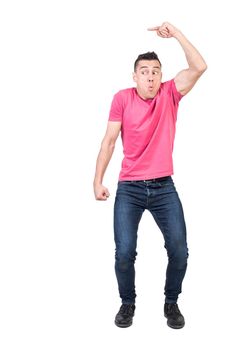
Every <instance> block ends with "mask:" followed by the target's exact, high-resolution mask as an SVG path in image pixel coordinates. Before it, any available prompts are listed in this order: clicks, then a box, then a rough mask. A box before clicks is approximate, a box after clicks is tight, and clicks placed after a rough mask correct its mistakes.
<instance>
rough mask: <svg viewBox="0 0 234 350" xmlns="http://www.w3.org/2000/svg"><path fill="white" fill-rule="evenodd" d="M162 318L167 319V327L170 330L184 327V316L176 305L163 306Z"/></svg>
mask: <svg viewBox="0 0 234 350" xmlns="http://www.w3.org/2000/svg"><path fill="white" fill-rule="evenodd" d="M164 316H165V317H166V318H167V325H168V326H169V327H171V328H175V329H179V328H182V327H184V325H185V321H184V316H183V315H182V314H181V312H180V310H179V308H178V305H177V304H168V303H165V305H164Z"/></svg>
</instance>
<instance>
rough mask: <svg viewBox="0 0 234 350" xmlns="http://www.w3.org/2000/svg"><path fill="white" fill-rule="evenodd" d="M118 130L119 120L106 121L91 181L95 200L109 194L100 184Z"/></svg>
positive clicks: (102, 198) (112, 150)
mask: <svg viewBox="0 0 234 350" xmlns="http://www.w3.org/2000/svg"><path fill="white" fill-rule="evenodd" d="M120 130H121V122H114V121H109V122H108V124H107V130H106V134H105V136H104V138H103V140H102V143H101V148H100V151H99V154H98V157H97V162H96V172H95V177H94V181H93V188H94V195H95V198H96V199H97V200H107V198H108V197H109V195H110V194H109V191H108V189H107V188H106V187H104V186H103V185H102V181H103V177H104V174H105V171H106V168H107V166H108V164H109V162H110V159H111V157H112V154H113V152H114V148H115V142H116V140H117V138H118V136H119V133H120Z"/></svg>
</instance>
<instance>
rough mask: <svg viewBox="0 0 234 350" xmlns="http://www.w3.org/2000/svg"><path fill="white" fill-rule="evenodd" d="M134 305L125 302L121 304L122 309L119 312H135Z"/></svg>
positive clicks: (123, 313) (124, 313)
mask: <svg viewBox="0 0 234 350" xmlns="http://www.w3.org/2000/svg"><path fill="white" fill-rule="evenodd" d="M132 307H133V306H132V305H131V304H129V305H128V304H123V305H121V307H120V310H119V312H120V313H121V314H122V315H128V314H129V313H130V312H131V313H132V312H133V308H132Z"/></svg>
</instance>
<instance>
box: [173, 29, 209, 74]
mask: <svg viewBox="0 0 234 350" xmlns="http://www.w3.org/2000/svg"><path fill="white" fill-rule="evenodd" d="M173 36H174V38H175V39H177V40H178V42H179V43H180V45H181V47H182V49H183V50H184V53H185V56H186V59H187V62H188V65H189V68H190V69H193V70H195V71H197V72H201V73H202V72H204V71H205V70H206V68H207V65H206V62H205V60H204V59H203V57H202V56H201V54H200V53H199V52H198V50H197V49H196V48H195V47H194V46H193V45H192V44H191V43H190V41H189V40H188V39H187V38H186V37H185V36H184V34H183V33H182V32H181V31H179V30H177V31H176V33H175V34H174V35H173Z"/></svg>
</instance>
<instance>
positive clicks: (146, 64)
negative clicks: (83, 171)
mask: <svg viewBox="0 0 234 350" xmlns="http://www.w3.org/2000/svg"><path fill="white" fill-rule="evenodd" d="M149 30H152V31H155V32H156V34H157V35H158V36H160V37H161V38H175V39H176V40H177V41H178V42H179V44H180V45H181V46H182V49H183V50H184V53H185V56H186V59H187V62H188V68H186V69H184V70H182V71H181V72H179V73H178V74H177V75H176V77H175V78H174V79H172V80H170V81H167V82H164V83H162V82H161V80H162V72H161V63H160V61H159V58H158V56H157V55H156V54H155V53H154V52H148V53H146V54H142V55H139V56H138V58H137V60H136V62H135V66H134V73H133V80H134V81H135V83H136V88H129V89H125V90H120V91H119V92H118V93H117V94H115V96H114V98H113V101H112V105H111V110H110V115H109V121H108V126H107V131H106V134H105V137H104V139H103V141H102V144H101V149H100V152H99V155H98V158H97V164H96V173H95V178H94V193H95V198H96V199H97V200H106V199H107V198H108V197H109V191H108V189H107V188H106V187H105V186H103V184H102V181H103V177H104V173H105V170H106V168H107V165H108V163H109V161H110V159H111V156H112V154H113V151H114V147H115V142H116V139H117V137H118V135H119V133H120V130H121V136H122V141H123V148H124V159H123V162H122V169H121V172H120V175H119V181H118V188H117V192H116V198H115V206H114V236H115V244H116V255H115V272H116V277H117V281H118V287H119V293H120V298H121V299H122V305H121V307H120V310H119V312H118V313H117V315H116V317H115V324H116V325H117V326H118V327H129V326H130V325H131V324H132V319H133V316H134V311H135V298H136V294H135V269H134V263H135V258H136V254H137V253H136V243H137V230H138V225H139V222H140V219H141V217H142V214H143V212H144V210H145V209H148V210H149V211H150V212H151V214H152V215H153V217H154V219H155V221H156V223H157V225H158V227H159V228H160V230H161V232H162V234H163V237H164V240H165V248H166V250H167V255H168V266H167V271H166V283H165V304H164V315H165V317H166V318H167V324H168V326H170V327H172V328H176V329H178V328H182V327H183V326H184V324H185V321H184V317H183V315H182V314H181V312H180V310H179V308H178V305H177V299H178V295H179V294H180V293H181V286H182V281H183V278H184V276H185V272H186V268H187V258H188V248H187V241H186V225H185V220H184V214H183V208H182V204H181V201H180V199H179V196H178V193H177V191H176V188H175V186H174V182H173V180H172V177H171V175H172V174H173V160H172V151H173V143H174V137H175V125H176V119H177V109H178V105H179V101H180V100H181V98H182V97H183V96H184V95H186V94H187V93H188V92H189V91H190V90H191V89H192V87H193V86H194V84H195V83H196V81H197V80H198V79H199V78H200V76H201V75H202V74H203V72H204V71H205V70H206V68H207V66H206V63H205V61H204V59H203V58H202V56H201V55H200V53H199V52H198V51H197V50H196V48H195V47H194V46H193V45H192V44H191V43H190V42H189V41H188V40H187V39H186V37H185V36H184V35H183V34H182V32H181V31H180V30H178V29H177V28H176V27H174V26H173V25H171V24H170V23H168V22H165V23H163V24H162V25H161V26H158V27H154V28H150V29H149Z"/></svg>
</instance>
